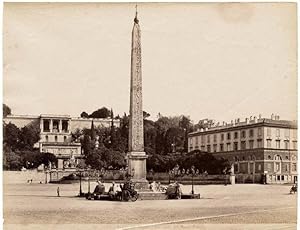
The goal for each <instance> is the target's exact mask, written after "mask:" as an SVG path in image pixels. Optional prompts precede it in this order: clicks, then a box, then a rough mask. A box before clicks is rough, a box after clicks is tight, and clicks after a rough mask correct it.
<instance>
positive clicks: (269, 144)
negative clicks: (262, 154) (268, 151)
mask: <svg viewBox="0 0 300 230" xmlns="http://www.w3.org/2000/svg"><path fill="white" fill-rule="evenodd" d="M267 147H268V148H271V140H267Z"/></svg>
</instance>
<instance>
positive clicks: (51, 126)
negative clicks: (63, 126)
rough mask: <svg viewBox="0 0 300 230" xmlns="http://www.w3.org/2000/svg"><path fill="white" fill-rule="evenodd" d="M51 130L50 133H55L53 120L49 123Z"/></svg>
mask: <svg viewBox="0 0 300 230" xmlns="http://www.w3.org/2000/svg"><path fill="white" fill-rule="evenodd" d="M49 129H50V133H53V121H52V119H50V122H49Z"/></svg>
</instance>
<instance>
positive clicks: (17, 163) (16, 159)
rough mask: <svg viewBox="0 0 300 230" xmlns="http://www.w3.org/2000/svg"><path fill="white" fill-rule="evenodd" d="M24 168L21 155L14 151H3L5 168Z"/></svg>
mask: <svg viewBox="0 0 300 230" xmlns="http://www.w3.org/2000/svg"><path fill="white" fill-rule="evenodd" d="M21 168H22V160H21V156H20V155H18V154H16V153H15V152H12V151H3V169H4V170H20V169H21Z"/></svg>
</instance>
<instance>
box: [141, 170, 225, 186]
mask: <svg viewBox="0 0 300 230" xmlns="http://www.w3.org/2000/svg"><path fill="white" fill-rule="evenodd" d="M229 177H230V176H229V175H198V176H194V178H193V181H194V184H199V185H201V184H225V183H230V180H229ZM147 179H148V181H156V182H160V183H162V184H168V183H169V181H170V182H174V181H178V182H179V183H181V184H192V177H191V176H188V175H184V176H176V177H175V178H174V176H173V175H171V176H169V174H168V173H153V174H152V173H148V174H147Z"/></svg>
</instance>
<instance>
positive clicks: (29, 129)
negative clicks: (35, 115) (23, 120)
mask: <svg viewBox="0 0 300 230" xmlns="http://www.w3.org/2000/svg"><path fill="white" fill-rule="evenodd" d="M19 139H20V141H19V149H20V150H33V148H34V144H35V143H37V142H38V141H39V140H40V130H39V128H38V127H36V126H33V125H29V126H25V127H23V128H21V130H20V132H19Z"/></svg>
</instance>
